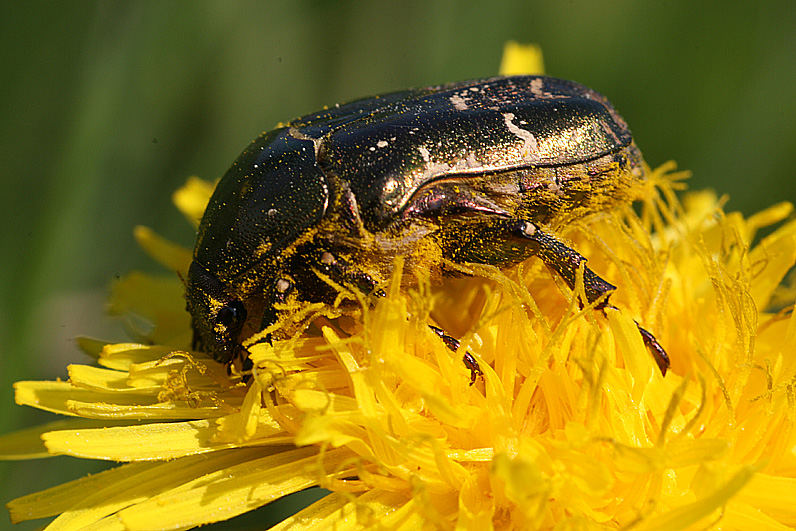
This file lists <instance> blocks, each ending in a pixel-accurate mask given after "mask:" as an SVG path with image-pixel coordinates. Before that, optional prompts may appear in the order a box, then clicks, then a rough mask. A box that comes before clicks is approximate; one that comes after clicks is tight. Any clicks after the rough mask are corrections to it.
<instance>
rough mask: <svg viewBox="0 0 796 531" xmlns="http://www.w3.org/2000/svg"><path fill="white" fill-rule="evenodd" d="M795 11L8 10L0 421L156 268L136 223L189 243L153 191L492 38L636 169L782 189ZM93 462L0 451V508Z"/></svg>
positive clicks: (726, 5)
mask: <svg viewBox="0 0 796 531" xmlns="http://www.w3.org/2000/svg"><path fill="white" fill-rule="evenodd" d="M697 6H698V7H697ZM795 11H796V10H795V9H794V6H793V1H792V0H779V1H772V2H759V3H751V2H704V3H698V4H697V3H694V2H691V1H687V0H677V1H670V2H638V1H631V0H623V1H614V2H605V3H600V2H594V1H593V0H572V1H561V2H519V1H506V0H499V1H493V2H490V3H489V4H488V5H487V3H480V2H477V3H476V2H471V3H466V4H465V3H457V2H452V1H445V2H431V1H428V0H425V1H409V2H364V1H363V2H332V1H321V0H316V1H292V2H278V3H276V2H275V3H267V2H252V1H239V2H206V1H194V2H141V3H130V2H120V1H103V2H79V1H73V2H68V3H67V2H41V1H33V2H26V3H16V4H14V5H13V8H9V6H7V9H6V14H5V15H4V17H2V19H1V20H0V28H2V31H0V57H1V58H2V60H1V62H0V65H1V66H2V72H3V81H2V83H0V94H2V96H1V97H0V130H2V147H1V148H0V164H1V165H0V167H2V173H1V174H0V175H2V177H0V178H1V179H2V181H1V183H2V192H1V193H0V216H1V217H0V220H2V223H0V257H2V268H0V411H1V412H2V414H0V433H4V432H7V431H10V430H12V429H14V428H16V427H20V426H28V425H31V424H34V423H38V422H41V421H42V420H47V419H48V417H47V416H45V415H43V414H41V413H36V412H33V411H29V410H24V409H22V408H19V407H16V406H14V405H13V393H12V389H11V384H12V382H13V381H15V380H18V379H41V378H53V377H58V376H64V374H65V372H64V367H65V365H66V364H67V363H69V362H70V361H78V362H80V361H86V358H85V357H84V356H83V355H82V354H81V353H80V352H79V351H78V350H77V349H76V348H75V347H74V343H73V340H72V338H73V337H74V336H76V335H79V334H89V335H95V336H101V337H105V338H108V339H122V338H123V336H122V335H121V331H120V328H119V327H118V325H115V324H114V323H113V322H112V321H111V320H109V319H108V318H106V317H104V315H103V305H104V298H105V295H106V289H107V285H108V283H109V281H110V280H111V279H112V278H113V277H114V276H117V275H120V274H124V273H125V272H127V271H129V270H131V269H145V270H150V271H157V268H156V266H155V265H154V264H152V263H151V262H150V261H149V260H148V259H147V258H146V257H145V256H144V255H143V253H142V252H141V251H139V250H138V249H137V247H136V245H135V243H134V241H133V238H132V232H131V231H132V228H133V226H134V225H136V224H145V225H148V226H150V227H153V228H155V229H156V230H157V231H159V232H160V233H162V234H165V235H166V236H168V237H170V238H172V239H175V240H177V241H179V242H182V243H184V244H185V245H191V244H192V240H193V235H192V234H191V229H190V227H189V226H188V224H187V223H186V222H185V221H184V220H183V218H182V217H181V216H180V215H179V214H178V213H177V212H176V211H175V210H174V208H172V206H171V203H170V194H171V192H172V191H173V190H174V189H175V188H176V187H178V186H179V185H180V184H182V183H183V181H184V180H185V178H186V177H188V176H189V175H199V176H200V177H203V178H205V179H215V178H217V177H219V176H220V175H221V174H222V173H223V172H224V171H225V170H226V169H227V167H228V166H229V164H230V163H231V162H232V160H233V159H234V158H235V157H236V156H237V155H238V153H239V152H240V151H241V150H242V149H243V147H244V146H245V145H246V144H247V143H248V142H249V141H250V140H251V139H252V138H254V137H255V136H256V135H257V134H259V133H260V132H261V131H263V130H267V129H270V128H272V127H273V126H274V125H275V124H276V123H277V122H278V121H280V120H282V121H284V120H288V119H290V118H292V117H295V116H297V115H300V114H303V113H305V112H309V111H313V110H316V109H318V108H320V107H321V106H323V105H325V104H332V103H335V102H341V101H345V100H348V99H351V98H355V97H359V96H364V95H370V94H374V93H378V92H383V91H389V90H394V89H400V88H405V87H407V86H418V85H426V84H431V83H439V82H445V81H454V80H460V79H466V78H474V77H481V76H488V75H492V74H495V73H496V71H497V67H498V64H499V60H500V55H501V49H502V46H503V43H504V41H506V40H508V39H515V40H519V41H524V42H537V43H539V44H541V45H542V47H543V49H544V53H545V63H546V67H547V71H548V73H549V74H551V75H555V76H559V77H564V78H570V79H575V80H577V81H580V82H582V83H584V84H586V85H589V86H591V87H593V88H595V89H597V90H599V91H600V92H603V93H604V94H606V95H607V96H608V97H609V98H610V99H611V101H613V103H614V104H615V105H616V107H617V108H618V109H619V110H620V112H621V113H622V114H623V115H624V117H625V118H626V119H627V121H628V122H629V123H630V125H631V128H632V129H633V131H634V133H635V137H636V140H637V142H638V144H639V145H640V146H641V148H642V150H643V151H644V153H645V155H646V158H647V161H648V162H649V163H650V164H651V165H653V166H655V165H658V164H660V163H662V162H664V161H666V160H669V159H675V160H676V161H677V162H678V164H679V165H680V167H682V168H686V169H690V170H693V171H694V177H693V179H692V180H691V183H690V184H691V187H693V188H704V187H711V188H714V189H716V190H717V191H719V192H721V193H728V194H729V195H730V197H731V201H730V203H729V205H728V208H729V209H731V210H741V211H743V212H744V213H746V214H750V213H752V212H755V211H756V210H759V209H761V208H763V207H765V206H767V205H769V204H771V203H772V202H775V201H779V200H796V182H794V168H796V97H794V96H796V90H794V89H796V15H795V14H794V12H795ZM97 468H98V467H97V465H96V464H91V463H85V462H81V461H78V460H75V459H69V458H58V459H53V460H45V461H41V462H37V463H0V502H2V503H5V502H6V501H8V500H9V499H11V498H12V497H15V496H18V495H22V494H25V493H28V492H31V491H34V490H36V489H40V488H43V487H46V486H49V485H53V484H56V483H58V482H61V481H63V480H64V479H65V478H73V477H78V476H80V475H82V474H83V473H85V472H86V471H88V470H96V469H97ZM256 521H257V522H258V523H260V524H262V523H263V521H264V520H263V519H262V517H260V519H259V520H256ZM7 525H9V524H8V523H7V516H6V515H0V528H3V527H4V526H7ZM236 525H237V526H238V527H241V528H247V527H250V526H251V525H252V521H251V520H249V521H241V522H238V523H237V524H236ZM19 528H20V529H22V528H26V529H28V528H30V526H20V527H19Z"/></svg>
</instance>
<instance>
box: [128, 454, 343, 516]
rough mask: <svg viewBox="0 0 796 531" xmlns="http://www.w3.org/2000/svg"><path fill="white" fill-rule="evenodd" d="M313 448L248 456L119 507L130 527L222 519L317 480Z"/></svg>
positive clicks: (332, 458)
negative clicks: (239, 461) (242, 460)
mask: <svg viewBox="0 0 796 531" xmlns="http://www.w3.org/2000/svg"><path fill="white" fill-rule="evenodd" d="M316 452H317V450H316V449H314V448H311V447H310V448H299V449H296V450H291V451H288V452H283V453H280V454H276V455H273V456H267V457H263V458H261V459H252V460H248V461H246V462H244V463H241V464H240V465H235V466H230V467H227V468H225V469H223V470H220V471H218V472H213V473H210V474H206V475H204V476H199V477H197V479H195V480H193V481H190V482H187V483H184V484H183V485H181V486H179V487H177V488H174V489H171V490H169V491H166V492H164V493H162V494H159V495H157V496H153V497H150V498H149V499H148V500H146V501H143V502H141V503H138V504H136V505H133V506H132V507H129V508H127V509H124V510H122V511H120V512H119V518H120V519H121V520H122V522H124V524H125V525H126V526H127V527H129V528H132V529H185V528H188V527H193V526H197V525H202V524H208V523H211V522H218V521H222V520H227V519H229V518H232V517H234V516H237V515H239V514H242V513H244V512H247V511H250V510H252V509H256V508H257V507H261V506H263V505H265V504H266V503H268V502H270V501H272V500H274V499H277V498H280V497H282V496H285V495H287V494H290V493H293V492H297V491H299V490H302V489H305V488H307V487H311V486H313V485H315V484H317V482H318V479H319V477H320V476H319V472H318V470H317V468H316V467H317V465H318V464H319V461H318V458H317V456H316ZM348 456H349V454H348V453H347V452H346V451H345V450H334V451H331V452H328V453H327V454H326V456H325V459H324V465H325V466H328V467H331V469H335V468H336V467H337V466H338V465H339V464H341V463H342V461H343V460H344V459H345V458H346V457H348Z"/></svg>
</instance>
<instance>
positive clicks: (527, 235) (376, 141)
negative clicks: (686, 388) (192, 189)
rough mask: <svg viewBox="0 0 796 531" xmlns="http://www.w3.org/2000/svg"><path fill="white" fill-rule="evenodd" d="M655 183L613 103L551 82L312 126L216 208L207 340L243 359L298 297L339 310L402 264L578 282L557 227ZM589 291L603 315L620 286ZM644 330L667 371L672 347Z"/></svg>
mask: <svg viewBox="0 0 796 531" xmlns="http://www.w3.org/2000/svg"><path fill="white" fill-rule="evenodd" d="M643 178H644V170H643V163H642V157H641V154H640V152H639V150H638V149H637V147H636V145H635V144H634V142H633V139H632V136H631V134H630V130H629V129H628V127H627V124H626V123H625V121H624V120H623V119H622V117H621V116H619V114H618V113H617V112H616V111H615V110H614V108H613V107H612V106H611V104H610V103H609V102H608V100H607V99H606V98H605V97H603V96H602V95H600V94H598V93H597V92H595V91H593V90H591V89H589V88H587V87H585V86H583V85H580V84H578V83H574V82H572V81H565V80H561V79H555V78H551V77H544V76H514V77H495V78H490V79H479V80H474V81H466V82H461V83H454V84H449V85H441V86H434V87H428V88H422V89H411V90H405V91H401V92H394V93H390V94H385V95H382V96H376V97H372V98H366V99H361V100H357V101H353V102H351V103H348V104H345V105H337V106H334V107H332V108H329V109H325V110H323V111H319V112H316V113H313V114H309V115H306V116H303V117H301V118H298V119H296V120H293V121H292V122H290V123H288V124H287V125H285V126H283V127H279V128H278V129H275V130H273V131H270V132H267V133H264V134H263V135H261V136H260V137H259V138H257V139H256V140H254V141H253V142H252V143H251V144H250V145H249V146H248V147H247V148H246V150H245V151H244V152H243V153H242V154H241V155H240V156H239V157H238V159H237V160H236V161H235V162H234V163H233V165H232V167H231V168H230V169H229V171H227V173H226V174H225V175H224V177H223V178H222V179H221V181H220V182H219V183H218V186H217V187H216V189H215V192H214V193H213V196H212V197H211V199H210V203H209V204H208V206H207V210H206V211H205V214H204V217H203V218H202V221H201V224H200V226H199V233H198V237H197V240H196V247H195V249H194V254H193V262H192V263H191V266H190V269H189V272H188V278H187V282H186V285H187V292H186V298H187V308H188V311H189V312H190V314H191V317H192V326H193V331H194V343H195V345H194V346H195V348H200V349H203V350H206V351H208V352H210V353H211V354H212V355H213V357H214V358H215V359H216V360H218V361H220V362H225V363H228V362H231V361H233V360H236V359H237V360H238V361H242V360H241V358H245V349H243V348H242V346H241V341H242V338H241V335H242V331H243V327H244V325H245V324H247V323H248V326H249V327H250V328H253V329H255V330H256V329H264V328H265V327H267V326H268V325H271V324H273V323H275V322H276V321H277V320H278V319H279V310H278V309H277V308H275V305H276V306H277V307H279V306H280V303H284V302H285V301H289V300H291V298H293V299H295V300H305V301H319V302H332V301H334V299H335V297H336V295H337V290H336V289H335V288H333V287H332V285H334V284H337V285H338V286H340V285H342V286H350V287H354V288H356V289H358V290H360V291H362V292H364V293H371V294H375V293H378V292H379V291H380V290H379V286H380V285H382V283H383V282H384V281H385V280H386V279H389V278H390V274H391V269H392V266H393V263H394V258H395V257H396V256H398V255H403V256H404V257H405V260H406V263H407V265H408V267H410V268H411V267H423V268H428V269H429V270H430V271H431V273H432V276H439V275H442V274H445V272H446V271H445V268H444V264H445V262H446V261H451V262H454V263H467V262H470V263H481V264H493V265H498V266H508V265H511V264H515V263H518V262H520V261H522V260H524V259H526V258H528V257H530V256H537V257H539V258H540V259H541V260H542V261H543V262H544V263H545V264H546V265H547V266H548V267H549V268H550V269H552V270H553V271H554V272H555V273H557V274H558V275H560V277H561V278H562V279H563V280H564V282H565V283H566V284H567V285H568V286H569V287H570V288H574V285H575V282H576V275H577V271H578V269H579V267H580V265H581V264H582V263H583V262H585V260H586V259H585V258H584V257H583V256H581V255H580V254H578V253H577V252H576V251H575V250H573V249H571V248H569V247H568V246H567V245H566V244H564V243H563V242H561V241H559V240H558V239H557V238H556V236H555V232H556V230H558V229H559V228H560V227H562V226H564V225H566V224H567V223H569V222H571V221H572V220H575V219H577V218H579V217H582V216H584V215H586V214H589V213H592V212H595V211H599V210H603V209H607V208H611V207H613V206H614V205H616V204H617V202H622V201H625V202H628V201H630V200H632V199H633V197H632V193H633V189H634V188H635V185H637V184H638V183H639V182H640V181H641V180H642V179H643ZM584 287H585V295H586V298H587V299H588V302H589V303H593V302H595V301H597V300H598V299H600V298H601V297H603V296H605V297H603V298H602V299H601V303H600V304H598V306H597V308H598V309H600V308H605V307H607V306H608V296H607V295H608V294H609V293H610V292H611V291H613V290H614V289H616V288H615V286H613V285H611V284H610V283H608V282H607V281H605V280H603V279H602V278H600V277H599V276H597V275H596V274H595V273H594V272H592V271H591V270H590V269H589V268H586V267H584ZM638 328H639V332H640V334H641V335H642V337H643V339H644V342H645V344H646V345H647V347H648V349H649V350H650V352H651V353H652V355H653V357H654V358H655V361H656V362H657V364H658V366H659V368H660V370H661V371H662V372H663V373H664V374H665V373H666V369H667V368H668V366H669V359H668V357H667V355H666V353H665V351H664V350H663V348H661V346H660V345H659V344H658V342H657V341H656V340H655V338H654V337H653V336H652V334H650V333H649V332H647V331H646V330H645V329H643V328H641V326H639V327H638ZM432 329H433V330H434V331H435V332H437V333H438V334H439V335H440V337H442V338H443V339H444V340H445V342H446V344H448V346H449V347H451V348H452V349H454V350H455V348H456V347H457V345H458V343H457V342H456V340H455V339H453V338H451V337H449V336H446V335H445V334H444V333H443V332H442V331H441V330H440V329H438V328H436V327H432ZM468 356H469V355H465V362H466V363H467V364H468V366H469V367H470V369H471V370H472V371H473V377H475V374H476V372H477V371H478V367H477V364H475V361H474V360H472V358H469V360H468Z"/></svg>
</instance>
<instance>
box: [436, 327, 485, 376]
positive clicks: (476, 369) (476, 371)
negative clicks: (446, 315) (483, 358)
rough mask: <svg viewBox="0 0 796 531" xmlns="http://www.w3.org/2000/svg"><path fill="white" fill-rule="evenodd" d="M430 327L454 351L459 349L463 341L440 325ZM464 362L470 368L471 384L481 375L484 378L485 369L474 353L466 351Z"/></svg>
mask: <svg viewBox="0 0 796 531" xmlns="http://www.w3.org/2000/svg"><path fill="white" fill-rule="evenodd" d="M428 327H429V328H430V329H431V331H432V332H434V333H435V334H437V335H438V336H439V337H440V339H442V342H443V343H445V346H446V347H448V348H449V349H451V350H452V351H454V352H456V351H458V350H459V345H461V343H460V342H459V340H458V339H456V338H455V337H453V336H449V335H448V334H446V333H445V331H444V330H443V329H442V328H440V327H438V326H434V325H428ZM462 362H464V366H465V367H467V368H468V369H470V385H473V384H474V383H475V380H476V379H477V378H478V377H479V376H480V377H482V378H483V376H484V371H482V370H481V366H480V365H478V361H476V359H475V358H474V357H473V355H472V354H470V353H469V352H465V353H464V356H462Z"/></svg>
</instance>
